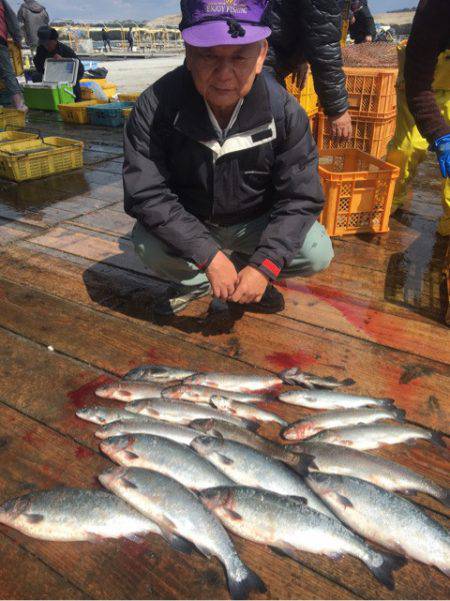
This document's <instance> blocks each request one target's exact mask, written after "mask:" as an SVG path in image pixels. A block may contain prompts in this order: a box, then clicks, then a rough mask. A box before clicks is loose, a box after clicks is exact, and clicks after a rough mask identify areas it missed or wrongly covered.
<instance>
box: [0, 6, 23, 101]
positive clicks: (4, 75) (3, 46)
mask: <svg viewBox="0 0 450 601" xmlns="http://www.w3.org/2000/svg"><path fill="white" fill-rule="evenodd" d="M8 37H11V38H12V40H13V42H14V43H15V44H17V46H18V47H19V48H20V47H21V44H22V34H21V32H20V25H19V21H18V20H17V17H16V14H15V12H14V11H13V9H12V8H11V7H10V5H9V4H8V2H6V0H0V80H1V81H3V83H4V85H5V88H6V91H7V92H9V94H10V96H11V102H12V104H13V106H14V108H16V109H17V110H19V111H24V112H26V111H27V110H28V108H27V106H26V104H25V102H24V99H23V95H22V90H21V88H20V85H19V82H18V81H17V77H16V74H15V73H14V68H13V65H12V62H11V57H10V54H9V49H8Z"/></svg>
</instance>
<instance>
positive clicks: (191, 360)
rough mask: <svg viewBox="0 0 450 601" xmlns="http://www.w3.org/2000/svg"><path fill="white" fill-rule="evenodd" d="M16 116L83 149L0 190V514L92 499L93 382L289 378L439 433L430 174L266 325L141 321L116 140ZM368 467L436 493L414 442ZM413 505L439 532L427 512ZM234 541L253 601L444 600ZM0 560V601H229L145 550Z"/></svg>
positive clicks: (433, 509)
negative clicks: (134, 374) (148, 377)
mask: <svg viewBox="0 0 450 601" xmlns="http://www.w3.org/2000/svg"><path fill="white" fill-rule="evenodd" d="M31 120H32V126H33V127H35V128H39V129H41V131H42V132H44V133H51V134H56V135H58V134H63V135H67V136H72V137H76V138H79V139H80V138H82V139H83V140H84V141H85V142H86V152H85V160H86V167H85V169H84V170H82V171H78V172H74V173H70V174H66V175H61V176H54V177H51V178H48V179H46V180H42V181H37V182H32V183H25V184H22V185H15V184H10V183H7V182H0V245H1V246H0V299H1V310H0V356H1V361H0V465H1V469H0V503H1V502H3V501H5V500H6V499H8V498H10V497H14V496H18V495H21V494H25V493H27V492H29V491H32V490H36V489H40V488H49V487H54V486H57V485H62V484H65V485H71V486H81V487H92V486H98V483H97V481H96V474H98V473H99V472H100V471H101V470H103V469H104V468H105V467H107V466H108V465H109V460H108V459H106V458H105V457H103V456H102V455H101V454H100V452H99V450H98V446H97V441H96V440H95V439H94V436H93V432H94V430H95V427H94V426H93V425H91V424H88V423H86V422H82V421H81V420H79V419H77V418H76V417H75V410H76V409H77V408H78V407H80V406H83V405H85V404H89V403H94V402H95V398H94V395H93V390H94V389H95V387H96V386H97V384H98V383H99V382H104V381H107V380H109V379H112V378H114V377H116V376H119V375H121V374H123V373H124V372H126V371H127V370H128V369H130V368H131V367H133V366H136V365H138V364H141V363H146V362H156V363H168V364H174V365H181V366H186V367H192V368H194V369H198V370H208V369H216V370H229V371H236V372H249V371H252V370H253V371H257V372H263V371H264V370H269V371H273V372H275V371H279V370H281V369H283V368H286V367H290V366H293V365H299V366H301V367H302V368H305V369H307V370H310V371H313V372H315V373H318V374H321V375H334V376H336V377H352V378H354V379H355V380H356V382H357V384H356V386H355V388H354V389H355V391H358V392H364V393H368V394H372V395H376V396H381V397H394V398H395V399H396V401H397V404H398V405H399V406H400V407H402V408H404V409H405V410H406V411H407V416H408V419H409V420H410V421H412V422H414V423H417V424H423V425H424V426H427V427H430V428H435V429H437V430H440V431H441V432H443V433H446V434H448V433H449V414H450V411H449V398H450V369H449V364H450V332H449V329H448V328H447V327H446V326H444V325H443V324H442V322H441V321H440V312H441V303H440V299H439V286H440V280H441V268H442V264H443V258H444V255H445V252H446V243H445V240H444V239H442V238H439V237H436V235H435V227H436V221H437V218H438V216H439V214H440V182H439V180H438V179H437V177H436V173H437V170H436V168H435V166H434V164H432V163H430V164H429V165H425V166H424V167H423V169H422V171H421V174H420V177H419V178H418V180H417V186H416V188H415V192H414V196H413V197H412V198H411V202H410V204H409V205H408V207H406V210H405V211H403V212H402V213H401V214H400V215H397V216H396V217H395V218H393V219H392V220H391V232H390V233H389V234H387V235H381V236H373V237H371V236H368V235H365V236H353V237H348V238H345V239H339V240H336V241H335V250H336V259H335V261H334V262H333V264H332V266H331V267H330V269H328V271H326V272H324V273H323V274H320V275H318V276H316V277H314V278H310V279H303V280H302V279H297V280H289V281H288V282H286V283H282V286H283V288H284V292H285V297H286V310H285V311H284V312H283V313H282V314H280V315H269V316H264V315H245V316H244V317H242V318H241V319H236V318H233V317H232V316H229V315H228V314H222V315H213V316H208V314H207V308H208V304H209V301H208V299H202V300H199V301H197V302H195V303H194V304H193V305H192V306H190V307H189V308H188V309H187V310H186V311H185V312H184V313H183V314H181V315H179V316H177V317H175V318H172V319H169V320H166V321H164V322H163V321H155V320H153V319H152V317H151V310H150V307H151V301H152V295H153V294H154V291H155V289H156V288H157V287H158V286H155V285H154V284H152V282H151V280H150V278H149V276H148V274H147V273H146V271H145V269H144V268H143V266H142V265H141V264H140V262H139V260H138V259H137V258H136V257H135V256H134V254H133V251H132V245H131V242H130V239H129V233H130V229H131V227H132V220H131V219H130V218H129V217H127V216H126V215H125V214H124V213H123V211H122V186H121V161H122V150H121V132H119V131H111V130H103V129H98V128H96V129H94V128H89V127H87V126H84V127H78V128H76V127H75V128H71V127H68V126H65V125H63V124H61V123H58V122H56V121H55V118H54V117H53V118H51V117H49V116H48V115H44V114H38V115H32V117H31ZM283 413H284V414H285V415H286V416H287V417H291V418H294V417H299V416H300V415H301V414H302V410H298V409H296V410H294V409H291V408H290V409H288V408H286V409H285V410H284V411H283ZM303 413H305V414H306V413H307V410H304V411H303ZM383 454H384V455H386V456H388V457H390V458H393V459H395V460H397V461H399V462H400V463H403V464H405V465H408V466H411V467H413V468H414V469H416V470H417V471H418V472H421V473H424V474H426V475H428V476H430V477H432V478H433V479H434V480H436V481H437V482H439V483H441V484H443V485H445V486H450V478H449V472H448V465H449V464H448V458H449V455H448V452H447V451H445V450H442V449H439V448H436V447H432V446H431V445H430V444H428V443H422V444H417V445H414V446H406V445H404V446H398V447H395V448H394V447H391V448H388V449H386V450H383ZM416 500H417V502H418V503H420V504H421V505H422V506H424V507H426V508H427V511H429V512H430V514H431V515H432V516H433V517H434V518H435V519H437V520H439V521H442V522H444V523H445V522H446V523H447V524H448V517H449V513H448V512H447V511H446V510H445V508H443V506H442V505H440V504H439V503H438V502H435V501H433V500H431V499H430V498H427V497H425V496H423V497H422V496H420V497H417V499H416ZM235 540H236V545H237V548H238V550H239V552H240V553H241V554H242V557H243V559H244V560H245V561H247V562H248V564H249V565H250V566H251V567H252V568H253V569H254V570H255V571H256V572H258V573H259V574H260V575H261V576H262V578H263V579H264V581H265V582H266V584H267V586H268V593H267V598H272V599H274V598H284V599H294V598H297V599H313V598H314V599H342V598H345V599H353V598H365V599H375V598H385V599H391V598H392V599H394V598H395V599H446V598H448V597H449V593H450V590H449V580H448V579H446V578H445V577H444V576H443V574H441V573H439V572H438V571H437V570H435V569H434V568H429V567H426V566H422V565H419V564H417V563H415V562H410V563H409V564H408V565H407V566H405V567H404V568H402V569H401V570H400V571H399V572H397V574H396V576H395V580H396V584H397V586H396V590H395V591H394V592H390V591H388V590H386V589H384V588H382V587H381V586H379V585H378V583H377V582H376V581H375V580H374V579H373V578H372V577H371V575H370V574H369V573H368V571H367V570H366V568H365V567H364V566H363V565H362V564H360V563H359V562H358V561H356V560H353V559H349V558H345V559H343V560H340V561H332V560H328V559H324V558H321V557H318V556H313V555H309V554H306V553H305V554H304V556H303V559H302V565H301V566H299V565H298V564H296V563H294V562H293V561H291V560H289V559H282V558H280V557H278V556H277V555H274V554H273V553H272V552H271V551H270V550H268V549H266V548H264V547H260V546H257V545H255V544H251V543H248V542H245V541H242V540H239V539H237V538H236V539H235ZM417 543H418V544H420V541H417ZM0 557H1V561H0V597H1V598H3V599H7V598H14V599H76V598H83V599H90V598H106V599H158V598H163V599H166V598H189V599H191V598H192V599H194V598H200V599H213V598H217V599H225V598H228V593H227V589H226V587H225V580H224V576H223V572H222V569H221V567H220V565H219V564H218V562H216V561H215V560H211V561H207V560H205V559H203V558H202V557H200V556H198V555H195V554H194V555H193V556H192V557H187V556H184V555H181V554H179V553H177V552H176V551H173V550H171V549H170V548H169V547H168V546H167V545H166V544H165V543H164V542H163V541H162V539H159V538H158V537H156V536H151V537H148V539H147V540H146V541H145V542H144V543H142V544H136V543H132V542H129V541H126V540H122V541H105V542H102V543H98V544H92V543H80V544H75V543H74V544H59V543H48V542H41V541H35V540H32V539H29V538H26V537H25V536H22V535H21V534H19V533H17V532H15V531H13V530H11V529H8V528H6V527H3V526H2V527H0Z"/></svg>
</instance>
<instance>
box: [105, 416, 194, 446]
mask: <svg viewBox="0 0 450 601" xmlns="http://www.w3.org/2000/svg"><path fill="white" fill-rule="evenodd" d="M131 415H132V416H133V417H134V418H135V419H131V420H121V421H117V422H112V423H110V424H106V426H103V428H101V429H100V430H97V432H96V433H95V435H96V436H97V438H101V439H103V440H104V439H105V438H112V437H113V436H123V435H125V434H153V435H154V436H161V437H163V438H169V439H170V440H174V441H175V442H179V443H180V444H185V445H190V444H191V442H192V440H193V439H194V438H195V437H196V436H198V432H197V431H196V430H193V429H192V428H188V427H187V426H180V425H179V424H171V423H169V422H163V421H158V420H156V419H151V418H150V417H142V416H140V415H136V414H134V413H131ZM136 418H137V419H136Z"/></svg>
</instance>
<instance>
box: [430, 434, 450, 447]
mask: <svg viewBox="0 0 450 601" xmlns="http://www.w3.org/2000/svg"><path fill="white" fill-rule="evenodd" d="M430 440H431V442H432V443H433V444H436V445H438V446H439V447H444V449H446V448H447V445H446V444H445V442H444V439H443V437H442V434H439V432H434V431H433V432H432V433H431V438H430Z"/></svg>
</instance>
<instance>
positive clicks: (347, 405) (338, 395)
mask: <svg viewBox="0 0 450 601" xmlns="http://www.w3.org/2000/svg"><path fill="white" fill-rule="evenodd" d="M278 398H279V399H280V401H282V402H283V403H288V404H289V405H298V406H299V407H308V408H309V409H330V410H331V409H359V408H360V407H392V405H393V404H394V401H393V400H392V399H375V398H372V397H370V396H363V395H351V394H347V393H346V392H334V391H332V390H289V391H288V392H283V393H282V394H280V396H279V397H278Z"/></svg>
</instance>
